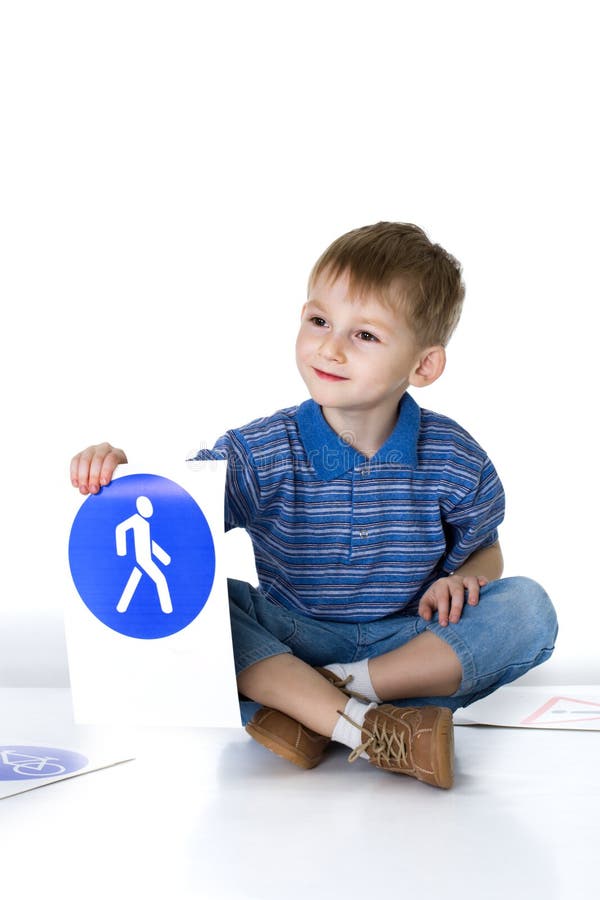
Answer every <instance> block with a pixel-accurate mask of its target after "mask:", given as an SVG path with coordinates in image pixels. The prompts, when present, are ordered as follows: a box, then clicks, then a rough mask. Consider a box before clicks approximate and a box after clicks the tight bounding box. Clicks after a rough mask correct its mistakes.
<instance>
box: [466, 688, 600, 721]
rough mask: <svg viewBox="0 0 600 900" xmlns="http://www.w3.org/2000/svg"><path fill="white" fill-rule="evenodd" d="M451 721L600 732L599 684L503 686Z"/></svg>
mask: <svg viewBox="0 0 600 900" xmlns="http://www.w3.org/2000/svg"><path fill="white" fill-rule="evenodd" d="M454 722H455V724H456V725H498V726H504V727H507V728H566V729H570V730H576V731H600V685H563V686H557V685H545V686H537V685H536V686H525V685H523V686H519V685H515V686H512V685H507V686H506V687H501V688H499V689H498V690H497V691H496V692H495V693H493V694H490V695H489V697H484V698H483V700H478V701H477V702H476V703H472V704H471V706H467V707H465V708H464V709H461V710H459V711H458V712H456V713H455V714H454Z"/></svg>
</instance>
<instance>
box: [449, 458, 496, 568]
mask: <svg viewBox="0 0 600 900" xmlns="http://www.w3.org/2000/svg"><path fill="white" fill-rule="evenodd" d="M471 475H472V476H475V475H476V477H474V478H473V481H474V482H475V483H474V484H471V485H470V486H469V489H468V490H467V491H466V492H464V490H462V491H461V490H456V491H453V492H451V494H450V495H448V496H447V497H446V498H445V499H444V501H443V502H442V504H441V506H442V515H443V519H444V529H445V531H446V543H447V551H446V556H445V559H444V562H443V569H444V571H445V572H447V573H448V572H453V571H454V570H455V569H458V568H459V566H461V565H463V563H465V562H466V561H467V559H468V558H469V556H471V555H472V554H473V553H475V551H476V550H481V549H483V548H484V547H489V546H490V545H491V544H493V543H495V542H496V541H497V540H498V526H499V525H500V523H501V522H502V520H503V519H504V510H505V498H504V489H503V487H502V484H501V482H500V479H499V477H498V473H497V472H496V470H495V468H494V466H493V465H492V463H491V462H490V460H489V458H488V457H487V456H483V458H482V461H481V465H480V466H479V471H478V473H471Z"/></svg>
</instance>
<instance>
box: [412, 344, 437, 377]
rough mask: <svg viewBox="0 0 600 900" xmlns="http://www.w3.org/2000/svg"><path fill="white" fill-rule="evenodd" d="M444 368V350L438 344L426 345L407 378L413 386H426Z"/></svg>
mask: <svg viewBox="0 0 600 900" xmlns="http://www.w3.org/2000/svg"><path fill="white" fill-rule="evenodd" d="M445 368H446V351H445V349H444V348H443V347H442V346H441V345H439V346H437V347H428V348H427V349H426V350H423V352H422V353H421V354H420V356H419V360H418V362H417V364H416V366H415V367H414V369H413V370H412V372H411V374H410V378H409V382H410V384H412V385H413V387H426V386H427V385H428V384H433V382H434V381H437V379H438V378H439V377H440V375H441V374H442V372H443V371H444V369H445Z"/></svg>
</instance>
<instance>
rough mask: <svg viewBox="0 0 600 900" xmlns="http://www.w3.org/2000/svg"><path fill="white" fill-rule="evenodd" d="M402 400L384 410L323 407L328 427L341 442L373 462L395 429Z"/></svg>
mask: <svg viewBox="0 0 600 900" xmlns="http://www.w3.org/2000/svg"><path fill="white" fill-rule="evenodd" d="M400 399H401V398H400ZM400 399H398V400H397V401H396V402H395V403H394V404H392V405H391V406H390V407H389V408H388V409H384V410H382V409H379V408H378V409H374V410H360V409H359V410H346V409H338V408H337V407H334V408H333V409H331V408H325V407H321V411H322V413H323V416H324V418H325V421H326V422H327V424H328V425H329V426H330V427H331V428H333V430H334V431H335V433H336V434H337V435H338V436H339V437H341V438H342V440H344V441H345V442H346V443H347V444H349V445H350V446H351V447H354V449H355V450H358V452H359V453H362V454H363V456H365V457H367V459H370V458H371V457H372V456H375V454H376V453H377V451H378V450H380V449H381V447H383V445H384V444H385V442H386V441H387V439H388V438H389V436H390V435H391V434H392V432H393V430H394V428H395V427H396V422H397V420H398V405H399V403H400Z"/></svg>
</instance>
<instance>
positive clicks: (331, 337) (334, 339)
mask: <svg viewBox="0 0 600 900" xmlns="http://www.w3.org/2000/svg"><path fill="white" fill-rule="evenodd" d="M321 356H323V357H325V359H332V360H336V361H338V362H340V361H342V360H344V359H345V358H346V352H345V348H344V340H343V338H341V337H340V336H339V335H336V334H328V335H327V337H326V338H325V339H324V340H323V342H322V343H321Z"/></svg>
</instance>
